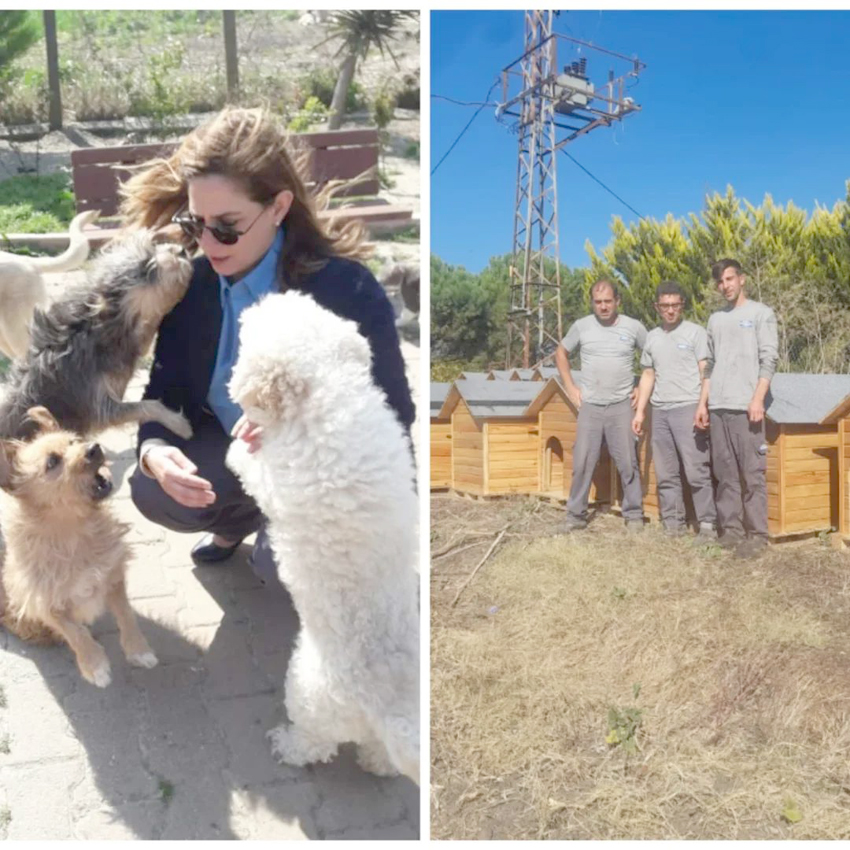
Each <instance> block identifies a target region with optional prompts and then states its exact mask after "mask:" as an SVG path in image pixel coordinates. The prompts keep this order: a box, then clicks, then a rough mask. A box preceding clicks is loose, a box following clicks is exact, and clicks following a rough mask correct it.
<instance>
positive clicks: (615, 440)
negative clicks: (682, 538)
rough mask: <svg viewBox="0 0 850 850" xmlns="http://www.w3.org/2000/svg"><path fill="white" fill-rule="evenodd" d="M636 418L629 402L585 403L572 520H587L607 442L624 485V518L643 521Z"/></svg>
mask: <svg viewBox="0 0 850 850" xmlns="http://www.w3.org/2000/svg"><path fill="white" fill-rule="evenodd" d="M632 417H633V413H632V405H631V402H630V401H629V399H624V400H623V401H618V402H617V403H616V404H605V405H602V404H589V403H588V402H584V404H582V406H581V407H580V408H579V411H578V422H577V424H576V442H575V445H574V446H573V479H572V483H571V485H570V497H569V499H568V500H567V513H568V514H569V515H570V516H572V517H575V518H576V519H581V520H584V519H586V518H587V499H588V496H589V495H590V485H591V484H592V483H593V473H594V471H595V469H596V464H597V463H598V462H599V454H600V452H601V451H602V440H603V439H604V440H605V444H606V445H607V446H608V453H609V454H610V455H611V458H612V459H613V461H614V463H615V464H616V466H617V471H618V472H619V473H620V480H621V481H622V483H623V517H624V518H625V519H626V520H642V519H643V490H642V489H641V483H640V470H639V467H638V456H637V438H636V437H635V435H634V434H633V433H632Z"/></svg>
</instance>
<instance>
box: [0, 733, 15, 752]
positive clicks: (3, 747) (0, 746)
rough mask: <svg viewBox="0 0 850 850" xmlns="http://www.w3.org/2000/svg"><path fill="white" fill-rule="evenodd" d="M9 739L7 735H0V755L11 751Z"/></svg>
mask: <svg viewBox="0 0 850 850" xmlns="http://www.w3.org/2000/svg"><path fill="white" fill-rule="evenodd" d="M11 750H12V747H11V739H10V738H9V736H8V735H3V736H2V737H0V755H4V756H7V755H9V753H10V752H11Z"/></svg>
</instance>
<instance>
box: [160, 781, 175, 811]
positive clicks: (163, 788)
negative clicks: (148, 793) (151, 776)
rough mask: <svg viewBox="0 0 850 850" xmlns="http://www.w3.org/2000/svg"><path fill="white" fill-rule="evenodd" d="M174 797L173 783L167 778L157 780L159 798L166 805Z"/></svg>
mask: <svg viewBox="0 0 850 850" xmlns="http://www.w3.org/2000/svg"><path fill="white" fill-rule="evenodd" d="M173 797H174V785H173V784H172V783H171V782H169V781H168V780H167V779H160V780H159V799H160V800H162V802H163V803H165V804H166V805H168V804H169V803H170V802H171V800H172V799H173Z"/></svg>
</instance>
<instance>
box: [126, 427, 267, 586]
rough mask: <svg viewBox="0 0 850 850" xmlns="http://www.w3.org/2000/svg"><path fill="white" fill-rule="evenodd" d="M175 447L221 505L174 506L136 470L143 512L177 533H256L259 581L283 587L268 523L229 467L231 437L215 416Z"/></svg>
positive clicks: (134, 485)
mask: <svg viewBox="0 0 850 850" xmlns="http://www.w3.org/2000/svg"><path fill="white" fill-rule="evenodd" d="M172 445H174V446H176V447H177V448H178V449H180V451H181V452H183V454H184V455H186V457H188V458H189V460H191V461H192V463H194V464H195V466H197V467H198V471H197V472H196V473H195V474H196V475H197V476H198V477H200V478H205V479H206V480H207V481H209V482H210V483H211V484H212V487H213V492H214V493H215V494H216V500H215V502H213V504H212V505H210V506H208V507H205V508H187V507H185V506H184V505H181V504H180V503H179V502H175V501H174V499H172V498H171V496H169V495H168V493H166V492H165V490H163V489H162V487H160V486H159V482H158V481H156V480H155V479H153V478H149V477H148V476H147V475H145V474H144V473H143V472H142V471H141V470H140V469H139V467H138V466H137V467H136V468H135V469H134V470H133V474H132V476H131V477H130V495H131V497H132V499H133V504H135V506H136V507H137V508H138V509H139V512H140V513H141V514H142V515H143V516H145V517H146V518H147V519H149V520H150V521H151V522H155V523H156V524H157V525H162V526H164V527H165V528H169V529H171V530H172V531H181V532H186V533H198V532H201V531H211V532H212V533H213V534H220V535H221V536H222V537H226V538H228V539H229V540H241V539H242V538H243V537H247V536H248V535H249V534H253V533H254V532H255V531H256V532H257V539H256V542H255V543H254V553H253V556H252V558H251V564H252V568H253V570H254V573H255V575H256V576H257V577H258V578H259V579H261V580H262V581H263V582H264V583H266V584H270V583H278V582H279V579H278V577H277V567H276V566H275V563H274V557H273V555H272V551H271V547H270V545H269V541H268V537H267V536H266V532H265V524H266V520H265V517H264V516H263V514H262V512H261V511H260V509H259V508H258V507H257V504H256V502H254V500H253V499H252V498H251V497H250V496H249V495H248V494H247V493H245V491H244V490H243V489H242V485H241V484H240V482H239V479H238V478H237V477H236V476H235V475H234V474H233V473H232V472H231V471H230V470H229V469H228V468H227V467H226V466H225V465H224V458H225V455H226V454H227V449H228V446H229V445H230V437H228V436H227V434H225V433H224V430H223V429H222V427H221V425H219V423H218V420H217V419H216V418H215V416H213V415H208V416H207V417H206V419H205V420H204V421H203V422H202V423H201V425H200V426H198V427H197V428H196V429H195V433H194V435H193V436H192V438H191V439H190V440H182V439H180V438H179V437H177V436H174V438H173V440H172Z"/></svg>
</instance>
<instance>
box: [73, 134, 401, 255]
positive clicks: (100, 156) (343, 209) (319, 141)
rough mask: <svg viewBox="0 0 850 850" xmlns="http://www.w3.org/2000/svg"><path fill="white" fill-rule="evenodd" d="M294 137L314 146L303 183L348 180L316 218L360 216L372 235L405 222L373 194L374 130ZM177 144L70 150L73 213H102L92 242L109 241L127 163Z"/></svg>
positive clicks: (375, 177)
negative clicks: (333, 202) (334, 202)
mask: <svg viewBox="0 0 850 850" xmlns="http://www.w3.org/2000/svg"><path fill="white" fill-rule="evenodd" d="M298 139H299V140H300V141H301V142H302V143H305V144H307V145H309V146H310V147H311V148H312V149H313V155H312V157H311V163H310V179H309V183H308V187H310V188H312V189H313V190H314V191H318V190H320V189H321V188H322V187H323V186H325V185H327V184H328V183H329V182H331V181H334V180H346V181H351V182H350V184H349V185H347V186H346V187H345V188H344V189H342V190H339V191H337V192H336V194H335V198H341V197H347V198H348V199H350V200H349V201H347V202H345V204H344V205H336V206H332V207H331V208H329V209H327V210H324V211H322V212H320V213H319V217H320V218H321V219H324V220H327V219H333V220H334V221H342V222H345V221H350V220H354V219H360V220H362V221H363V222H364V224H365V225H366V227H367V228H368V229H369V231H370V233H372V234H377V233H382V232H392V231H394V230H399V229H402V228H404V227H406V226H409V225H410V223H411V221H412V217H413V211H412V210H411V209H409V208H405V207H400V206H395V205H392V204H387V203H384V202H382V201H380V200H378V198H377V197H376V196H377V194H378V191H379V188H380V186H379V182H378V155H379V150H380V148H379V141H378V131H377V130H376V129H366V130H328V131H326V132H321V133H300V134H299V135H298ZM176 147H177V145H176V144H173V143H171V144H164V143H160V144H149V145H118V146H115V147H102V148H80V149H78V150H75V151H72V152H71V168H72V173H73V181H74V195H75V197H76V202H77V212H78V213H81V212H84V211H86V210H92V209H96V210H100V213H101V217H100V219H99V221H98V224H97V225H96V226H94V227H92V228H91V229H87V230H86V233H87V234H88V235H89V241H90V242H91V244H92V245H93V246H97V245H99V244H101V243H103V242H105V241H106V240H107V239H109V238H110V236H111V235H112V232H114V228H115V227H117V226H118V220H117V218H116V216H117V215H118V207H119V204H120V199H119V197H118V186H119V184H120V183H121V182H123V181H124V180H126V179H127V178H128V177H129V176H130V175H131V173H132V172H131V170H130V167H131V166H135V165H140V164H141V163H144V162H147V161H148V160H150V159H153V158H155V157H159V156H169V155H170V154H171V153H173V151H174V150H175V149H176ZM110 219H112V220H111V221H110Z"/></svg>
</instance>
